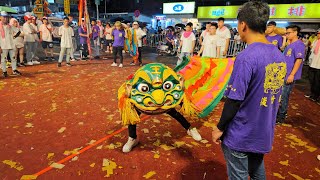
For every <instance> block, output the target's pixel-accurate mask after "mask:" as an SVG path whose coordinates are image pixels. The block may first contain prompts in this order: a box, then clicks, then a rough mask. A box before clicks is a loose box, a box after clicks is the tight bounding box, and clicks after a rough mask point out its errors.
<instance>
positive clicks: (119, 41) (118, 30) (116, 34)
mask: <svg viewBox="0 0 320 180" xmlns="http://www.w3.org/2000/svg"><path fill="white" fill-rule="evenodd" d="M114 26H115V29H113V31H112V33H111V35H112V36H113V39H114V41H113V45H112V49H113V63H112V64H111V66H118V65H117V54H119V56H120V64H119V67H120V68H122V67H123V56H122V50H123V47H124V39H125V38H127V34H126V33H125V31H124V28H123V27H122V25H121V22H120V21H117V22H116V23H115V25H114Z"/></svg>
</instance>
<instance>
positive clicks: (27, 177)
mask: <svg viewBox="0 0 320 180" xmlns="http://www.w3.org/2000/svg"><path fill="white" fill-rule="evenodd" d="M37 177H38V176H36V175H23V176H22V177H21V180H32V179H37Z"/></svg>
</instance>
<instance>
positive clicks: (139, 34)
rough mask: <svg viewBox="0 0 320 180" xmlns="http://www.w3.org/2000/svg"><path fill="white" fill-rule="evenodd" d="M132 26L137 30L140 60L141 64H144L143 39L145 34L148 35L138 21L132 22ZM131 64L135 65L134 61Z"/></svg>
mask: <svg viewBox="0 0 320 180" xmlns="http://www.w3.org/2000/svg"><path fill="white" fill-rule="evenodd" d="M132 28H133V30H135V31H136V35H137V39H138V53H139V56H138V60H139V66H142V39H143V38H144V36H146V35H147V34H146V32H144V31H143V30H142V29H141V28H140V27H139V24H138V22H133V23H132ZM130 65H135V63H134V62H131V63H130Z"/></svg>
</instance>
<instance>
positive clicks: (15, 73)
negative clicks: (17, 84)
mask: <svg viewBox="0 0 320 180" xmlns="http://www.w3.org/2000/svg"><path fill="white" fill-rule="evenodd" d="M13 75H17V76H21V75H22V73H21V72H19V71H18V70H14V71H13Z"/></svg>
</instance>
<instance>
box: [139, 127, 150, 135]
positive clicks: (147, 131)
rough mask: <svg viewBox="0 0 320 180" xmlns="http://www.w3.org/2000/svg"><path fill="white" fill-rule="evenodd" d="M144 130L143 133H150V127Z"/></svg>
mask: <svg viewBox="0 0 320 180" xmlns="http://www.w3.org/2000/svg"><path fill="white" fill-rule="evenodd" d="M141 130H142V131H143V133H145V134H148V133H149V129H146V128H143V129H141Z"/></svg>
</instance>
